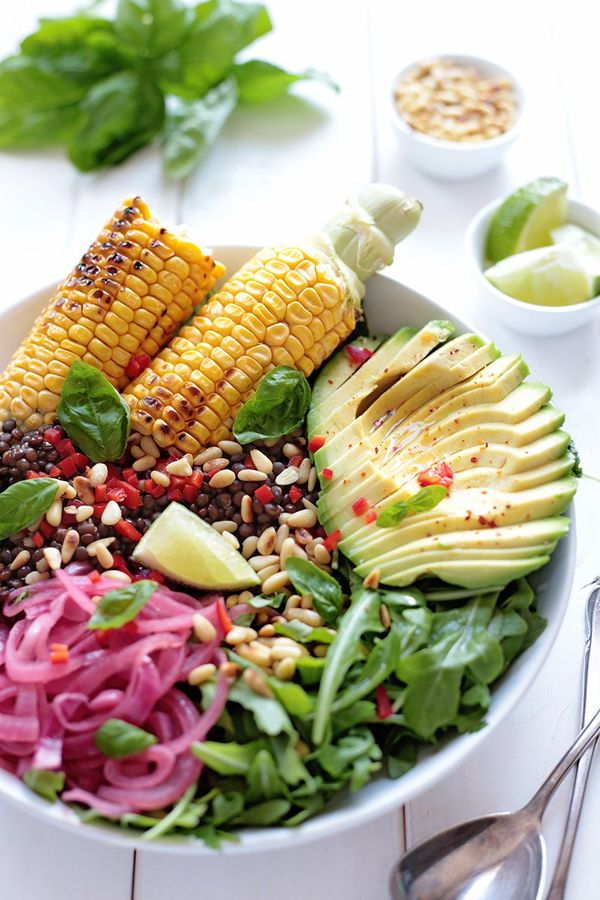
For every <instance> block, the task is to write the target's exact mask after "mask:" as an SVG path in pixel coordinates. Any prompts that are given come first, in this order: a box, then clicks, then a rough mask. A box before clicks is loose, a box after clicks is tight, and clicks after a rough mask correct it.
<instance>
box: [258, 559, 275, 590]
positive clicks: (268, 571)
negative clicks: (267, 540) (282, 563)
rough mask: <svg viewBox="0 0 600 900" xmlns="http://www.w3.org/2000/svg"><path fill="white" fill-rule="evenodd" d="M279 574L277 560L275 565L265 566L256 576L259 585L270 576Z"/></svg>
mask: <svg viewBox="0 0 600 900" xmlns="http://www.w3.org/2000/svg"><path fill="white" fill-rule="evenodd" d="M278 572H279V560H277V562H276V563H273V565H271V566H265V568H264V569H261V570H260V571H259V572H258V573H257V574H258V577H259V578H260V583H261V585H262V584H264V583H265V581H266V580H267V579H268V578H270V577H271V575H277V574H278Z"/></svg>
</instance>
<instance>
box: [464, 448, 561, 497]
mask: <svg viewBox="0 0 600 900" xmlns="http://www.w3.org/2000/svg"><path fill="white" fill-rule="evenodd" d="M572 469H573V457H572V456H571V455H570V454H568V453H566V454H564V455H563V456H561V457H560V458H559V459H553V460H551V461H550V462H547V463H544V465H542V466H536V468H535V469H529V470H528V471H526V472H519V473H517V474H516V475H511V474H506V473H504V472H503V471H502V469H491V468H489V467H485V466H475V467H472V468H469V469H464V470H463V471H462V472H456V473H455V475H454V484H453V489H454V490H462V489H464V488H473V487H479V488H482V487H491V488H494V489H495V490H498V491H504V492H510V493H513V492H514V491H525V490H527V489H528V488H532V487H536V485H538V484H545V482H546V481H554V480H555V479H557V478H563V477H564V476H565V475H568V474H569V472H571V470H572Z"/></svg>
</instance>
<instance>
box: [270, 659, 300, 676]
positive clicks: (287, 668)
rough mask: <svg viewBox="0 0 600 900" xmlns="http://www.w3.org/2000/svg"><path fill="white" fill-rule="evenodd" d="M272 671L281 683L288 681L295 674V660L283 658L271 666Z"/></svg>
mask: <svg viewBox="0 0 600 900" xmlns="http://www.w3.org/2000/svg"><path fill="white" fill-rule="evenodd" d="M273 671H274V672H275V674H276V675H277V677H278V678H281V680H282V681H290V680H291V679H292V678H293V677H294V675H295V674H296V660H295V659H292V657H291V656H285V657H284V658H283V659H281V660H279V662H277V663H275V665H274V666H273Z"/></svg>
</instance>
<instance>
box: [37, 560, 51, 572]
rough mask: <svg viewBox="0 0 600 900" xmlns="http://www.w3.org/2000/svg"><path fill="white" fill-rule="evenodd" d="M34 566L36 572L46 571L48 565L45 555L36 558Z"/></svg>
mask: <svg viewBox="0 0 600 900" xmlns="http://www.w3.org/2000/svg"><path fill="white" fill-rule="evenodd" d="M35 567H36V569H37V571H38V572H47V571H48V569H49V568H50V566H49V565H48V560H47V559H46V558H45V557H42V559H38V561H37V562H36V564H35Z"/></svg>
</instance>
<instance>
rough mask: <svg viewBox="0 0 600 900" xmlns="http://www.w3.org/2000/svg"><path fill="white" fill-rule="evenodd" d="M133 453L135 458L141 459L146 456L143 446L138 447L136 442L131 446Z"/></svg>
mask: <svg viewBox="0 0 600 900" xmlns="http://www.w3.org/2000/svg"><path fill="white" fill-rule="evenodd" d="M130 452H131V455H132V456H133V458H134V459H141V458H142V456H144V455H145V454H144V451H143V450H142V448H141V447H138V446H137V445H136V444H133V445H132V446H131V448H130Z"/></svg>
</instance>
